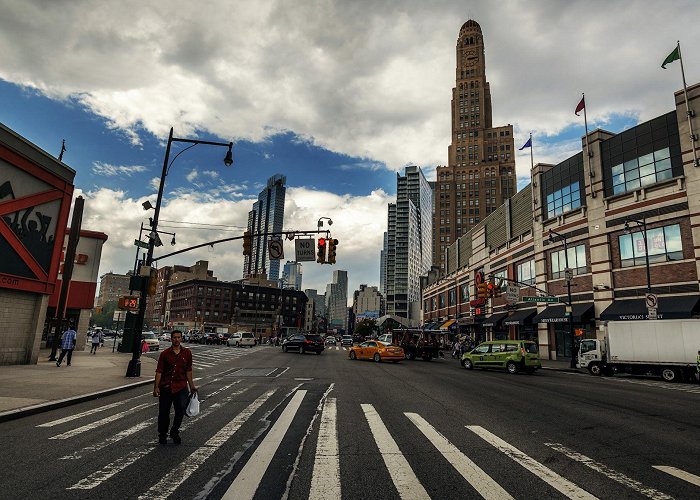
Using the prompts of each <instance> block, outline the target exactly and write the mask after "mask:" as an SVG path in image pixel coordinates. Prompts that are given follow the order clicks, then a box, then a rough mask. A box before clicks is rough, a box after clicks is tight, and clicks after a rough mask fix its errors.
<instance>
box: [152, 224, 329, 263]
mask: <svg viewBox="0 0 700 500" xmlns="http://www.w3.org/2000/svg"><path fill="white" fill-rule="evenodd" d="M320 233H325V234H326V238H328V237H329V236H330V234H331V233H330V231H319V230H318V229H314V230H313V231H297V230H295V231H269V232H266V233H251V234H250V237H251V238H259V237H263V238H264V237H266V236H289V235H294V236H295V237H296V236H307V235H316V234H320ZM243 238H245V236H244V235H241V236H234V237H232V238H224V239H223V240H214V241H207V242H206V243H201V244H199V245H195V246H192V247H187V248H183V249H182V250H178V251H177V252H170V253H166V254H165V255H159V256H158V257H153V258H152V259H151V262H156V261H158V260H160V259H165V258H166V257H172V256H173V255H178V254H181V253H185V252H189V251H190V250H196V249H197V248H202V247H208V246H214V245H218V244H219V243H226V242H227V241H236V240H242V239H243Z"/></svg>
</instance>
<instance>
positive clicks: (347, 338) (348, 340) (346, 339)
mask: <svg viewBox="0 0 700 500" xmlns="http://www.w3.org/2000/svg"><path fill="white" fill-rule="evenodd" d="M340 345H342V346H346V345H349V346H352V335H343V336H342V337H341V338H340Z"/></svg>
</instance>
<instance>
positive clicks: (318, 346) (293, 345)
mask: <svg viewBox="0 0 700 500" xmlns="http://www.w3.org/2000/svg"><path fill="white" fill-rule="evenodd" d="M323 349H324V347H323V337H321V336H320V335H311V334H309V335H291V336H289V337H287V338H286V339H284V341H283V342H282V352H287V351H299V353H300V354H304V353H305V352H307V351H311V352H315V353H316V354H321V353H322V352H323Z"/></svg>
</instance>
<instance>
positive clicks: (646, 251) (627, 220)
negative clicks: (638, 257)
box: [625, 217, 651, 293]
mask: <svg viewBox="0 0 700 500" xmlns="http://www.w3.org/2000/svg"><path fill="white" fill-rule="evenodd" d="M630 222H634V223H635V224H638V225H640V226H642V232H643V233H644V261H645V263H646V268H647V293H651V270H650V268H649V248H648V247H647V219H646V217H642V218H641V220H640V219H632V218H630V217H627V218H625V232H626V233H628V234H629V233H630ZM633 243H634V242H633ZM632 248H633V250H632V251H633V252H634V244H633V245H632ZM633 255H634V254H633Z"/></svg>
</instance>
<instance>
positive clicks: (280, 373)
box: [275, 367, 289, 378]
mask: <svg viewBox="0 0 700 500" xmlns="http://www.w3.org/2000/svg"><path fill="white" fill-rule="evenodd" d="M287 370H289V367H286V368H285V369H284V370H282V371H281V372H279V373H278V374H277V375H275V378H277V377H279V376H280V375H282V374H283V373H284V372H286V371H287Z"/></svg>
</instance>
